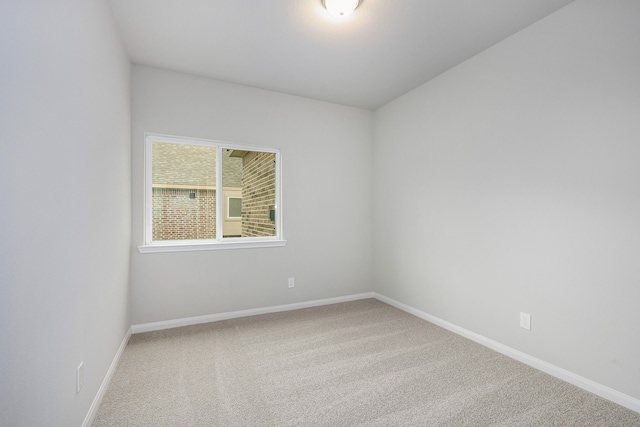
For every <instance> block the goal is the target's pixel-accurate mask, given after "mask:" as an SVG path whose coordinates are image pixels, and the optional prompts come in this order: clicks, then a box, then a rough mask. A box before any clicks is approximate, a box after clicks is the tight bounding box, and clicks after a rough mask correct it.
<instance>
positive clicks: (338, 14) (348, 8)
mask: <svg viewBox="0 0 640 427" xmlns="http://www.w3.org/2000/svg"><path fill="white" fill-rule="evenodd" d="M360 1H361V0H322V4H323V6H324V7H325V8H326V9H327V11H328V12H329V14H330V15H331V16H333V17H334V18H344V17H346V16H349V15H351V14H352V13H353V11H354V10H356V8H357V7H358V6H359V5H360Z"/></svg>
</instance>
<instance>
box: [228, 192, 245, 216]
mask: <svg viewBox="0 0 640 427" xmlns="http://www.w3.org/2000/svg"><path fill="white" fill-rule="evenodd" d="M228 200H229V218H242V198H240V197H229V199H228Z"/></svg>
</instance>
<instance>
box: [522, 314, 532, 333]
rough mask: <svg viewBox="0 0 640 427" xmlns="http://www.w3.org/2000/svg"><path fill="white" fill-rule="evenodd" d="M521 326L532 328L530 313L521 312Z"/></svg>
mask: <svg viewBox="0 0 640 427" xmlns="http://www.w3.org/2000/svg"><path fill="white" fill-rule="evenodd" d="M520 327H521V328H524V329H527V330H529V331H530V330H531V315H530V314H528V313H520Z"/></svg>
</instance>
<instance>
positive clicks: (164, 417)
mask: <svg viewBox="0 0 640 427" xmlns="http://www.w3.org/2000/svg"><path fill="white" fill-rule="evenodd" d="M102 426H109V427H114V426H127V427H133V426H172V427H176V426H194V427H195V426H625V427H629V426H640V414H639V413H636V412H634V411H631V410H629V409H626V408H624V407H622V406H619V405H616V404H614V403H612V402H609V401H607V400H604V399H602V398H599V397H597V396H595V395H593V394H591V393H588V392H586V391H583V390H581V389H578V388H577V387H574V386H572V385H570V384H568V383H565V382H563V381H560V380H558V379H555V378H553V377H551V376H549V375H547V374H545V373H542V372H540V371H537V370H535V369H533V368H531V367H528V366H526V365H524V364H522V363H519V362H517V361H514V360H512V359H510V358H508V357H506V356H503V355H501V354H499V353H496V352H494V351H492V350H489V349H487V348H485V347H483V346H481V345H478V344H476V343H474V342H472V341H469V340H467V339H465V338H462V337H460V336H457V335H455V334H453V333H451V332H448V331H446V330H444V329H442V328H440V327H438V326H435V325H433V324H431V323H428V322H426V321H424V320H422V319H419V318H417V317H414V316H412V315H409V314H407V313H404V312H403V311H400V310H398V309H396V308H394V307H391V306H389V305H387V304H384V303H382V302H379V301H377V300H373V299H369V300H361V301H355V302H348V303H343V304H335V305H330V306H323V307H314V308H308V309H303V310H296V311H289V312H282V313H274V314H267V315H261V316H254V317H246V318H241V319H234V320H227V321H221V322H215V323H209V324H203V325H195V326H188V327H183V328H176V329H170V330H165V331H157V332H149V333H144V334H137V335H133V336H132V337H131V339H130V341H129V343H128V345H127V347H126V349H125V351H124V353H123V355H122V358H121V361H120V364H119V366H118V369H117V371H116V373H115V374H114V377H113V379H112V381H111V384H110V386H109V389H108V390H107V392H106V394H105V396H104V399H103V401H102V404H101V406H100V407H99V409H98V412H97V415H96V417H95V419H94V422H93V427H102Z"/></svg>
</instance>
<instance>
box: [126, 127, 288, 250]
mask: <svg viewBox="0 0 640 427" xmlns="http://www.w3.org/2000/svg"><path fill="white" fill-rule="evenodd" d="M154 142H163V143H169V144H182V145H197V146H205V147H215V148H216V206H218V207H222V206H223V203H224V199H223V191H222V157H223V155H222V150H224V149H231V150H243V151H259V152H264V153H273V154H275V158H276V179H275V180H276V200H275V214H276V217H275V227H276V235H275V236H265V237H223V233H222V227H223V225H222V223H223V215H224V214H223V212H224V209H222V208H218V209H216V238H215V239H197V240H195V239H194V240H160V241H154V240H153V230H152V226H153V220H152V206H153V205H152V200H151V197H152V194H153V189H152V170H151V165H152V162H151V150H152V148H151V147H152V144H153V143H154ZM281 164H282V162H281V157H280V151H279V150H277V149H274V148H265V147H257V146H248V145H241V144H236V143H232V142H226V141H216V140H207V139H198V138H189V137H179V136H169V135H158V134H151V133H146V134H145V144H144V243H143V244H142V245H140V246H138V251H139V252H140V253H154V252H183V251H206V250H217V249H240V248H264V247H274V246H285V245H286V243H287V241H286V240H284V238H283V234H282V208H281V206H282V200H281V198H282V194H281V193H282V182H281V175H282V174H281V170H280V169H281Z"/></svg>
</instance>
